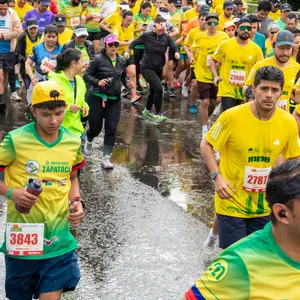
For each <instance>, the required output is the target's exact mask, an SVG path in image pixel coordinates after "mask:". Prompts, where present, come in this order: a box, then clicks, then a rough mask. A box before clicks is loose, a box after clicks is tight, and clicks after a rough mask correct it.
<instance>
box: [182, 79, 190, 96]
mask: <svg viewBox="0 0 300 300" xmlns="http://www.w3.org/2000/svg"><path fill="white" fill-rule="evenodd" d="M181 95H182V96H183V97H185V98H187V97H188V96H189V88H188V87H186V86H185V85H184V82H183V83H182V87H181Z"/></svg>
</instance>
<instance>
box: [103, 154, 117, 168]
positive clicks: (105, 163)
mask: <svg viewBox="0 0 300 300" xmlns="http://www.w3.org/2000/svg"><path fill="white" fill-rule="evenodd" d="M101 167H102V169H106V170H108V169H110V170H112V169H113V168H114V165H113V164H112V162H111V161H110V155H105V156H104V157H103V159H102V163H101Z"/></svg>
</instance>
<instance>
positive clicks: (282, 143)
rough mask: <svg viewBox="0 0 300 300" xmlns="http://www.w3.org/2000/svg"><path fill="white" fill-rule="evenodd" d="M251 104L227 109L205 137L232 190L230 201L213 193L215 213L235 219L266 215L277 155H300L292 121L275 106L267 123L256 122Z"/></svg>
mask: <svg viewBox="0 0 300 300" xmlns="http://www.w3.org/2000/svg"><path fill="white" fill-rule="evenodd" d="M252 105H253V102H250V103H246V104H242V105H239V106H237V107H234V108H231V109H228V110H226V111H225V112H223V113H222V114H221V116H220V117H219V119H218V120H217V121H216V122H215V123H214V125H213V126H212V128H211V129H210V130H209V131H208V133H207V134H206V139H207V141H208V142H209V143H210V144H211V145H212V146H213V147H214V148H215V149H216V150H217V151H218V152H220V153H221V159H220V165H219V168H220V172H221V173H222V176H223V177H224V178H225V179H226V180H227V181H228V182H230V184H231V185H232V187H233V188H234V189H235V192H234V193H233V192H232V193H233V198H230V199H221V198H220V197H219V196H218V194H217V193H215V209H216V212H217V213H218V214H221V215H225V216H232V217H238V218H256V217H263V216H268V215H269V214H270V208H269V206H268V203H267V202H266V200H265V190H266V183H267V179H268V175H269V173H270V170H271V168H272V167H273V166H274V164H275V162H276V159H277V158H278V156H279V155H280V154H283V156H284V157H285V158H286V159H291V158H294V157H297V156H299V155H300V147H299V144H298V127H297V123H296V121H295V119H294V118H293V117H292V116H291V115H290V114H289V113H287V112H285V111H283V110H282V109H280V108H278V107H276V109H275V112H274V114H273V116H272V117H271V118H270V120H268V121H261V120H259V119H257V118H256V117H255V116H254V114H253V112H252V110H251V106H252Z"/></svg>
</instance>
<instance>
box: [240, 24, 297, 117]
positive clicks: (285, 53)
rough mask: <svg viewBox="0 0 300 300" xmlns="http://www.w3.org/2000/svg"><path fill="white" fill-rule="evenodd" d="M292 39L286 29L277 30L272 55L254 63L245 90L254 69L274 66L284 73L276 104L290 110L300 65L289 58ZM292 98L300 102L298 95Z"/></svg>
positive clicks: (291, 51) (250, 81)
mask: <svg viewBox="0 0 300 300" xmlns="http://www.w3.org/2000/svg"><path fill="white" fill-rule="evenodd" d="M293 47H294V41H293V35H292V33H291V32H289V31H288V30H282V31H279V32H278V34H277V37H276V41H275V47H274V56H271V57H268V58H266V59H264V60H262V61H260V62H258V63H257V64H255V65H254V66H253V68H252V70H251V72H250V75H249V77H248V78H247V81H246V86H245V87H244V89H245V90H246V89H247V87H248V86H249V85H252V84H253V82H254V77H255V74H256V71H257V70H258V69H259V68H261V67H263V66H275V67H277V68H279V69H280V70H281V71H282V72H283V74H284V86H283V91H282V95H281V96H280V99H279V101H278V103H277V106H278V107H280V108H282V109H283V110H286V111H287V112H289V111H290V99H291V94H292V91H293V89H294V85H295V80H296V76H297V74H298V73H299V72H300V65H299V64H298V63H297V62H296V61H294V60H293V59H290V57H291V56H292V53H293ZM297 98H298V99H294V100H295V102H296V103H300V97H297Z"/></svg>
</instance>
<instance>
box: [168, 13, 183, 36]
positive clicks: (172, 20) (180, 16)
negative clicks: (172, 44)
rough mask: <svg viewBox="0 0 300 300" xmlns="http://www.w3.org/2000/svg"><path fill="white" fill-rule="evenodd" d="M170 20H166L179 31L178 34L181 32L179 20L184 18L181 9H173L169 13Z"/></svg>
mask: <svg viewBox="0 0 300 300" xmlns="http://www.w3.org/2000/svg"><path fill="white" fill-rule="evenodd" d="M170 16H171V18H170V20H168V21H169V22H170V23H171V24H172V25H173V26H174V29H176V30H178V31H179V34H180V33H181V22H182V21H184V20H185V16H184V14H183V12H182V10H179V9H177V8H176V9H175V11H174V12H173V13H170Z"/></svg>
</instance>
